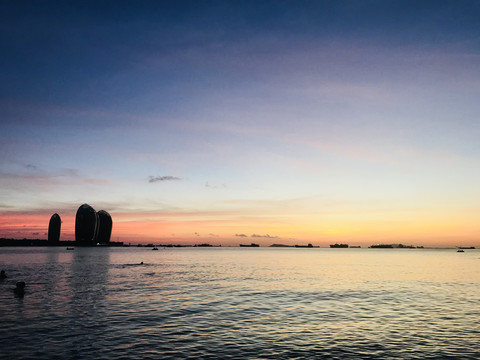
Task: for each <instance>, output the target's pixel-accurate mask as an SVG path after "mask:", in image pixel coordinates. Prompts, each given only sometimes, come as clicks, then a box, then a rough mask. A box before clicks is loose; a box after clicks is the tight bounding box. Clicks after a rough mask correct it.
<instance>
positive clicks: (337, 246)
mask: <svg viewBox="0 0 480 360" xmlns="http://www.w3.org/2000/svg"><path fill="white" fill-rule="evenodd" d="M330 248H348V244H337V243H335V244H333V245H330Z"/></svg>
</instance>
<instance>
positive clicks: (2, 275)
mask: <svg viewBox="0 0 480 360" xmlns="http://www.w3.org/2000/svg"><path fill="white" fill-rule="evenodd" d="M6 277H7V274H5V270H2V271H0V279H1V280H3V279H5V278H6Z"/></svg>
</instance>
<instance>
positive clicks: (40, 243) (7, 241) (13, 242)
mask: <svg viewBox="0 0 480 360" xmlns="http://www.w3.org/2000/svg"><path fill="white" fill-rule="evenodd" d="M7 246H8V247H35V246H37V247H50V246H51V247H62V246H65V247H73V246H77V247H155V246H156V247H163V248H180V247H225V248H230V247H232V248H236V247H239V246H238V245H223V246H222V245H210V244H158V245H154V244H151V243H150V244H124V243H123V242H121V241H112V242H110V243H108V244H92V245H84V244H78V243H77V242H76V241H74V240H62V241H59V242H56V243H52V242H48V240H45V239H26V238H24V239H12V238H0V248H1V247H7ZM249 247H250V246H249ZM255 248H257V247H255ZM258 248H293V249H295V248H307V249H329V246H325V247H322V246H312V247H309V246H308V245H306V246H301V245H284V244H272V245H269V246H258ZM351 248H352V249H355V250H358V248H357V247H351ZM362 249H373V250H375V249H381V250H383V249H385V250H388V249H405V250H408V249H418V250H422V249H427V250H428V249H440V250H441V249H468V250H475V249H476V248H475V247H474V246H471V247H470V246H453V245H452V246H445V247H439V246H431V247H427V246H425V247H424V246H422V247H410V246H404V247H397V246H393V247H391V246H375V245H374V246H365V247H362ZM332 250H333V249H332ZM343 250H345V249H343Z"/></svg>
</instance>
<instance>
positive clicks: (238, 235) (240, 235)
mask: <svg viewBox="0 0 480 360" xmlns="http://www.w3.org/2000/svg"><path fill="white" fill-rule="evenodd" d="M235 236H237V237H248V236H247V235H245V234H235Z"/></svg>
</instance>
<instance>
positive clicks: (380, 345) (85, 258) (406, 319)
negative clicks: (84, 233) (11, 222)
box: [0, 248, 480, 359]
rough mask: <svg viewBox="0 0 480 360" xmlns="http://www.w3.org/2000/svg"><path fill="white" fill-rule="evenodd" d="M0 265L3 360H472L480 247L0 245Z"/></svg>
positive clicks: (478, 352) (479, 334)
mask: <svg viewBox="0 0 480 360" xmlns="http://www.w3.org/2000/svg"><path fill="white" fill-rule="evenodd" d="M142 261H143V265H141V264H140V263H141V262H142ZM0 268H3V269H5V270H6V273H7V275H8V278H7V279H5V280H3V281H2V280H0V358H2V359H148V358H151V359H168V358H172V359H173V358H176V359H186V358H192V359H213V358H218V359H227V358H235V359H295V358H298V359H305V358H325V359H329V358H335V359H346V358H351V359H360V358H365V359H371V358H378V359H387V358H397V359H414V358H415V359H445V358H452V359H479V358H480V252H479V251H477V250H466V251H465V253H457V252H456V251H455V250H427V249H415V250H409V249H402V250H400V249H399V250H392V249H278V248H277V249H271V248H181V249H160V250H159V251H151V250H150V249H148V248H75V250H74V251H67V250H66V249H64V248H0ZM16 281H25V282H26V283H27V286H26V293H25V295H24V297H23V298H22V297H18V296H16V295H15V294H14V292H13V288H14V286H15V283H16Z"/></svg>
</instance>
